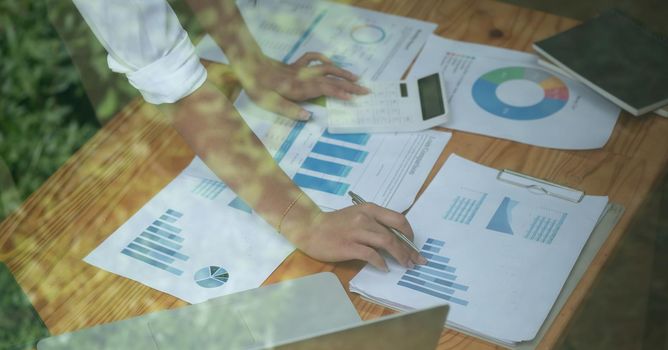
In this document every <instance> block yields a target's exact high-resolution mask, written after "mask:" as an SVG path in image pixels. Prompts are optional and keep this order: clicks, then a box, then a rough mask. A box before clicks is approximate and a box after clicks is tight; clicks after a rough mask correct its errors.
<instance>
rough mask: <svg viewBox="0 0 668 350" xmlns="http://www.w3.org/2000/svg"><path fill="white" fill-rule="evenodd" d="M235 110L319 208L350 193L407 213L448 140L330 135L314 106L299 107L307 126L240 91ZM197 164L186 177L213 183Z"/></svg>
mask: <svg viewBox="0 0 668 350" xmlns="http://www.w3.org/2000/svg"><path fill="white" fill-rule="evenodd" d="M235 106H236V108H237V110H238V111H239V112H240V113H241V115H242V116H243V118H244V120H245V121H246V123H247V124H248V125H249V126H250V127H251V129H252V130H253V131H254V132H255V134H256V135H257V136H258V137H259V138H260V140H261V141H262V142H263V143H264V145H265V147H266V148H267V149H268V150H269V152H270V154H271V155H272V156H273V157H274V159H275V160H276V161H277V162H278V164H279V165H280V167H281V168H282V169H283V171H284V172H285V173H286V174H287V175H288V176H290V177H291V178H292V179H293V181H295V183H296V184H297V185H298V186H300V187H301V188H302V189H303V190H304V191H305V192H306V194H307V195H308V196H309V197H310V198H311V199H313V201H314V202H316V203H317V204H318V205H319V206H320V207H321V208H323V209H325V210H334V209H341V208H345V207H348V206H350V205H352V202H351V200H350V197H349V196H348V195H347V192H348V191H350V190H352V191H354V192H356V193H357V194H359V195H360V196H362V198H364V199H366V200H367V201H370V202H374V203H376V204H378V205H381V206H384V207H386V208H389V209H393V210H397V211H403V210H406V209H408V207H409V206H410V205H411V204H412V203H413V199H414V198H415V196H416V195H417V192H418V191H419V189H420V187H422V185H423V184H424V181H425V179H426V178H427V175H429V172H430V171H431V169H432V167H433V165H434V163H435V162H436V160H437V159H438V157H439V156H440V154H441V152H442V151H443V149H444V148H445V146H446V144H447V143H448V141H449V140H450V137H451V134H450V133H448V132H442V131H425V132H419V133H398V134H338V135H334V134H330V133H328V132H327V131H326V126H327V122H326V117H327V116H326V113H327V111H326V109H325V108H322V107H319V106H315V105H305V107H306V108H307V109H309V110H311V111H312V112H313V117H312V120H311V121H309V122H307V123H303V122H295V121H293V120H290V119H287V118H283V117H281V116H279V115H277V114H274V113H271V112H267V111H266V110H263V109H262V108H260V107H258V106H257V105H256V104H254V103H253V102H252V101H250V99H249V98H248V97H247V96H246V95H245V94H243V93H242V94H241V96H240V97H239V99H238V100H237V102H236V104H235ZM197 162H198V164H199V166H197V167H195V168H192V169H191V170H189V173H190V174H191V175H194V176H200V177H203V178H208V179H211V180H218V178H217V177H216V176H215V175H214V174H213V173H212V172H211V171H210V170H208V168H206V165H205V164H204V163H203V162H201V161H199V160H198V161H197ZM238 204H241V205H243V203H239V202H238V201H236V200H235V202H234V203H232V204H231V205H238Z"/></svg>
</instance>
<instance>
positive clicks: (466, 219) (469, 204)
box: [443, 188, 487, 225]
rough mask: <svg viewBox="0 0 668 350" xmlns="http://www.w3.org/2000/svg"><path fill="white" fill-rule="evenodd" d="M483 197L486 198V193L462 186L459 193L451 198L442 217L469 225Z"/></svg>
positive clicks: (483, 199)
mask: <svg viewBox="0 0 668 350" xmlns="http://www.w3.org/2000/svg"><path fill="white" fill-rule="evenodd" d="M485 198H487V193H482V192H478V191H474V190H470V189H467V188H462V189H461V193H460V194H459V195H458V196H457V197H455V199H453V200H452V203H451V204H450V207H449V208H448V210H447V211H446V212H445V215H443V219H445V220H448V221H454V222H458V223H460V224H465V225H469V224H470V223H471V220H473V218H474V217H475V215H476V214H477V213H478V209H480V206H481V205H482V203H483V202H484V201H485Z"/></svg>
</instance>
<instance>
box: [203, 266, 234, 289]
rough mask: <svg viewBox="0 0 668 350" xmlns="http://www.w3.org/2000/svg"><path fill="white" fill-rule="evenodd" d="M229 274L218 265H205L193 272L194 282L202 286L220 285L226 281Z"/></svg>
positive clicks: (213, 286) (212, 286)
mask: <svg viewBox="0 0 668 350" xmlns="http://www.w3.org/2000/svg"><path fill="white" fill-rule="evenodd" d="M229 278H230V274H229V273H228V272H227V270H225V269H224V268H222V267H220V266H207V267H203V268H201V269H199V270H197V272H195V276H194V280H195V283H197V284H199V285H200V287H204V288H216V287H220V286H222V285H223V284H225V283H226V282H227V280H228V279H229Z"/></svg>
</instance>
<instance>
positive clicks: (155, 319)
mask: <svg viewBox="0 0 668 350" xmlns="http://www.w3.org/2000/svg"><path fill="white" fill-rule="evenodd" d="M447 311H448V308H447V306H446V305H442V306H437V307H433V308H428V309H424V310H420V311H415V312H409V313H402V314H395V315H390V316H388V317H383V318H379V319H377V320H373V321H369V322H362V320H361V319H360V317H359V315H358V314H357V311H356V310H355V308H354V306H353V305H352V303H351V302H350V299H348V296H347V294H346V292H345V290H344V289H343V287H342V286H341V283H340V282H339V280H338V278H337V277H336V276H335V275H334V274H332V273H329V272H324V273H319V274H315V275H311V276H307V277H303V278H299V279H295V280H290V281H285V282H281V283H277V284H273V285H269V286H265V287H261V288H257V289H252V290H248V291H244V292H240V293H235V294H230V295H226V296H223V297H219V298H215V299H211V300H209V301H206V302H204V303H201V304H196V305H188V306H184V307H181V308H177V309H172V310H164V311H159V312H155V313H150V314H146V315H142V316H138V317H134V318H130V319H126V320H122V321H117V322H112V323H108V324H104V325H99V326H95V327H92V328H87V329H83V330H79V331H76V332H72V333H67V334H62V335H58V336H55V337H50V338H46V339H42V340H41V341H40V342H39V343H38V344H37V349H38V350H60V349H142V350H143V349H156V350H165V349H191V348H197V349H253V350H254V349H290V350H291V349H314V348H315V349H335V348H336V349H340V348H362V349H363V348H386V349H405V348H411V349H433V348H435V346H436V344H437V342H438V339H439V337H440V334H441V331H442V330H443V325H444V324H445V317H446V314H447Z"/></svg>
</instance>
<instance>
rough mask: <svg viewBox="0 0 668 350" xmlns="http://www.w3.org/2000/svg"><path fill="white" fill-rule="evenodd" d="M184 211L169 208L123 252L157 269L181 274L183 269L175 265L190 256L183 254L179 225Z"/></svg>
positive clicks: (122, 252)
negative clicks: (181, 251)
mask: <svg viewBox="0 0 668 350" xmlns="http://www.w3.org/2000/svg"><path fill="white" fill-rule="evenodd" d="M182 216H183V214H182V213H180V212H178V211H176V210H173V209H167V211H165V213H164V214H163V215H161V216H160V217H159V218H158V219H156V220H155V221H153V223H152V224H151V225H149V226H148V227H147V228H146V229H145V230H144V232H142V233H140V234H139V236H137V237H136V238H135V239H133V240H132V241H131V242H130V243H129V244H128V245H127V246H126V247H125V248H123V250H121V254H124V255H127V256H129V257H131V258H134V259H136V260H138V261H141V262H142V263H145V264H148V265H150V266H152V267H154V268H156V269H160V270H163V271H167V272H169V273H171V274H174V275H177V276H180V275H181V274H182V273H183V271H182V270H180V269H178V268H176V267H174V264H175V263H176V262H177V261H179V260H180V261H187V260H188V259H189V257H188V256H187V255H184V254H181V253H180V252H179V250H181V247H182V245H181V243H182V242H183V240H184V239H183V237H182V236H181V229H180V228H178V227H177V225H176V224H177V222H178V220H179V219H180V218H181V217H182Z"/></svg>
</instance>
